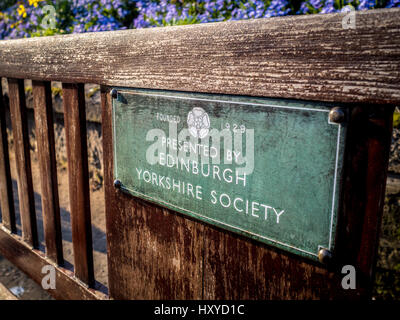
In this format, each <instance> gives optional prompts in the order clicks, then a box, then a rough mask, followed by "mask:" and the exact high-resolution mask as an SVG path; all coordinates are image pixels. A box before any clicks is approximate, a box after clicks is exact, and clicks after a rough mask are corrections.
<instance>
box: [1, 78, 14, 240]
mask: <svg viewBox="0 0 400 320" xmlns="http://www.w3.org/2000/svg"><path fill="white" fill-rule="evenodd" d="M2 91H3V90H2V86H1V84H0V207H1V216H2V224H3V225H4V226H5V227H6V228H7V229H8V230H10V231H11V232H16V231H17V227H16V224H15V211H14V198H13V189H12V181H11V172H10V159H9V155H8V140H7V130H6V110H5V105H4V100H3V92H2Z"/></svg>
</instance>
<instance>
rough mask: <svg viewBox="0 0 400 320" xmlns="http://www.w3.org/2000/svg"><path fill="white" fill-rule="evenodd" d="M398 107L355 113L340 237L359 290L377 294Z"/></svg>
mask: <svg viewBox="0 0 400 320" xmlns="http://www.w3.org/2000/svg"><path fill="white" fill-rule="evenodd" d="M393 110H394V108H393V106H385V107H382V106H356V107H354V108H353V109H352V111H351V122H350V124H349V131H348V139H347V146H346V160H345V170H346V172H345V179H344V180H343V192H342V200H341V202H340V203H341V205H342V207H341V208H340V211H339V212H341V214H340V215H339V225H341V226H344V227H341V228H339V230H338V233H337V240H336V242H337V252H338V254H337V260H338V263H340V264H342V265H353V266H355V267H356V271H357V282H358V283H357V285H358V286H359V287H361V288H363V289H364V291H365V292H364V294H365V295H370V294H371V291H372V284H373V283H372V280H373V278H374V271H375V265H376V259H377V250H378V244H379V242H378V239H379V233H380V226H381V220H382V212H383V205H384V200H385V186H386V178H387V170H388V162H389V152H390V144H391V140H392V124H393Z"/></svg>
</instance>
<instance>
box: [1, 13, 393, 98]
mask: <svg viewBox="0 0 400 320" xmlns="http://www.w3.org/2000/svg"><path fill="white" fill-rule="evenodd" d="M343 17H344V15H343V14H323V15H306V16H290V17H276V18H268V19H253V20H246V21H230V22H221V23H206V24H200V25H189V26H174V27H164V28H150V29H138V30H125V31H115V32H100V33H85V34H74V35H66V36H54V37H41V38H38V37H36V38H30V39H21V40H8V41H1V42H0V76H9V77H10V76H14V77H21V78H24V77H25V78H30V79H37V80H59V81H64V82H82V83H98V84H103V85H110V86H126V87H138V88H150V89H167V90H181V91H194V92H211V93H224V94H238V95H251V96H265V97H280V98H294V99H310V100H324V101H335V102H367V103H373V102H375V103H399V102H400V37H399V36H398V34H399V32H400V8H395V9H379V10H368V11H359V12H357V13H356V28H355V29H343V27H342V20H343Z"/></svg>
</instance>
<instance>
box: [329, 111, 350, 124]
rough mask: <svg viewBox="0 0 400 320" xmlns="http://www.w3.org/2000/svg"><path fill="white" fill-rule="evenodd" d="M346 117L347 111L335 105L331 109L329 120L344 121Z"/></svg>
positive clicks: (334, 121)
mask: <svg viewBox="0 0 400 320" xmlns="http://www.w3.org/2000/svg"><path fill="white" fill-rule="evenodd" d="M345 119H346V112H345V110H344V108H342V107H333V108H332V109H331V110H330V111H329V121H330V122H332V123H342V122H344V121H345Z"/></svg>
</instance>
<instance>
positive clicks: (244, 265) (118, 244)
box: [101, 87, 393, 299]
mask: <svg viewBox="0 0 400 320" xmlns="http://www.w3.org/2000/svg"><path fill="white" fill-rule="evenodd" d="M101 90H102V107H103V114H102V117H103V143H104V159H105V167H104V170H105V194H106V221H107V241H108V259H109V260H108V261H109V283H110V297H111V298H119V299H127V298H130V299H132V298H133V299H135V298H142V299H153V298H155V299H157V298H164V299H171V298H178V299H179V298H192V299H360V298H368V297H370V293H371V291H370V289H371V284H372V280H373V268H374V265H375V258H376V248H377V236H378V231H379V222H380V215H381V213H382V206H383V194H384V189H385V177H386V169H387V159H388V152H389V142H390V136H391V125H390V121H391V119H392V113H393V108H392V107H390V106H381V107H379V106H359V107H358V106H357V107H355V106H353V107H351V109H350V110H351V111H350V116H349V118H350V120H349V128H351V130H352V131H351V132H353V133H352V135H348V138H347V139H348V141H347V143H348V146H347V147H346V148H347V149H346V157H345V176H344V177H343V181H344V182H345V184H344V189H343V190H342V197H343V203H344V204H343V206H342V208H341V209H340V210H341V211H340V223H339V227H338V228H339V229H338V234H340V236H341V238H338V243H339V245H338V250H337V251H336V252H335V257H336V264H334V265H333V266H331V267H328V268H327V267H324V266H322V265H320V264H318V263H314V262H311V261H309V260H306V259H302V258H301V257H298V256H295V255H293V254H290V253H286V252H284V251H281V250H279V249H275V248H273V247H270V246H267V245H264V244H262V243H259V242H256V241H252V240H250V239H248V238H244V237H241V236H239V235H235V234H233V233H231V232H229V231H225V230H221V229H218V228H216V227H213V226H210V225H207V224H203V223H201V222H198V221H194V220H192V219H189V218H185V217H184V216H183V215H180V214H178V213H175V212H173V211H170V210H167V209H161V208H160V207H158V206H157V205H154V204H151V203H148V202H146V201H143V200H140V199H137V198H134V197H131V196H128V195H126V194H125V193H123V192H120V191H119V190H118V189H116V188H115V187H114V185H113V176H114V173H113V165H114V164H113V157H112V150H113V148H112V124H111V100H110V96H109V95H108V94H107V88H106V87H102V89H101ZM357 132H360V133H357ZM346 264H351V265H353V266H354V267H355V268H356V270H357V278H356V279H357V289H356V290H344V289H343V288H342V286H341V282H342V278H343V276H344V275H343V274H342V273H341V268H342V267H343V266H344V265H346Z"/></svg>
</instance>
